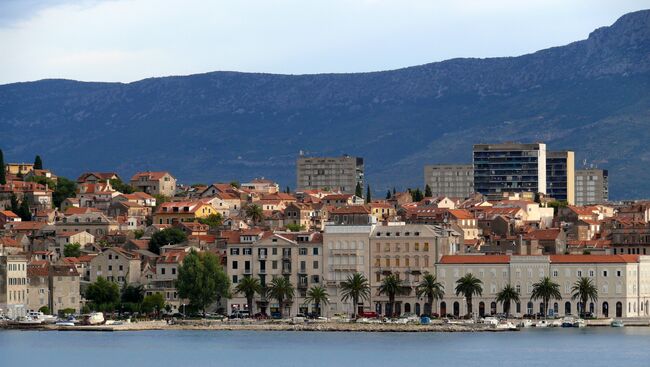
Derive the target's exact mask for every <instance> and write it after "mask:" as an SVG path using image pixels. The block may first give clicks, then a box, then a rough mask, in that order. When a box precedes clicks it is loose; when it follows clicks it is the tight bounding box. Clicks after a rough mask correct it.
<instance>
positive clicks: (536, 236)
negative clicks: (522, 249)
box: [524, 228, 560, 241]
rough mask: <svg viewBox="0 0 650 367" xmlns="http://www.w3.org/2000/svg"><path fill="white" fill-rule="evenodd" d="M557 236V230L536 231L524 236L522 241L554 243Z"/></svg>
mask: <svg viewBox="0 0 650 367" xmlns="http://www.w3.org/2000/svg"><path fill="white" fill-rule="evenodd" d="M559 235H560V229H559V228H551V229H538V230H534V231H531V232H530V233H528V234H526V235H525V236H524V239H527V240H540V241H555V240H556V239H557V237H558V236H559Z"/></svg>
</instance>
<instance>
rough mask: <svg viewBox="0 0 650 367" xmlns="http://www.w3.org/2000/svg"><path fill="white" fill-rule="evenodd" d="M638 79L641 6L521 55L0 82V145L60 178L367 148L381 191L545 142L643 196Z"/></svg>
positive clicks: (647, 69)
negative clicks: (478, 156)
mask: <svg viewBox="0 0 650 367" xmlns="http://www.w3.org/2000/svg"><path fill="white" fill-rule="evenodd" d="M648 91H650V11H648V10H645V11H639V12H634V13H629V14H626V15H624V16H622V17H621V18H619V19H618V20H617V21H616V22H615V23H614V24H613V25H611V26H609V27H601V28H598V29H596V30H594V31H593V32H591V33H590V35H589V37H588V38H587V39H585V40H581V41H576V42H572V43H569V44H567V45H565V46H557V47H552V48H549V49H545V50H540V51H537V52H534V53H530V54H526V55H522V56H513V57H500V58H485V59H478V58H456V59H450V60H445V61H441V62H436V63H429V64H423V65H419V66H411V67H406V68H400V69H394V70H388V71H375V72H365V73H352V74H345V73H328V74H301V75H285V74H268V73H240V72H230V71H217V72H208V73H202V74H193V75H188V76H170V77H158V78H147V79H143V80H140V81H135V82H131V83H111V82H108V83H105V82H77V81H71V80H61V79H47V80H41V81H36V82H22V83H12V84H5V85H0V131H6V132H8V133H7V135H6V136H5V137H4V138H3V139H2V140H3V142H2V143H0V144H2V147H1V148H3V149H4V151H5V159H6V160H20V159H15V158H14V157H21V158H22V160H25V159H30V157H31V156H33V155H34V154H37V153H38V154H41V156H43V157H44V159H45V160H46V162H45V163H46V165H48V162H49V166H50V167H52V168H53V169H55V170H56V171H57V172H58V173H60V174H63V175H69V176H75V175H77V174H79V173H81V171H85V170H100V169H102V170H103V169H109V170H113V169H115V170H118V171H119V172H120V173H123V174H124V173H127V174H130V173H133V172H134V171H136V170H141V169H168V170H170V171H171V172H172V173H174V174H175V175H176V176H178V177H180V178H181V179H183V181H187V182H194V181H204V182H207V181H213V180H230V179H234V178H241V179H249V178H252V177H254V176H266V177H270V178H274V179H277V180H278V181H280V183H281V184H283V186H284V185H290V186H292V187H293V186H295V158H296V157H297V155H298V152H299V151H300V150H303V151H308V152H310V153H314V154H332V155H338V154H343V153H348V154H352V155H359V156H363V157H364V158H366V164H367V176H368V178H369V182H370V184H371V185H372V187H373V188H374V189H375V190H376V191H380V190H383V191H385V190H386V189H387V188H389V187H392V186H393V185H396V186H398V187H401V188H404V187H408V186H411V187H414V186H421V185H422V181H423V177H422V166H423V165H424V164H430V163H458V162H471V145H472V144H475V143H494V142H500V141H508V140H514V141H538V140H542V141H545V142H547V144H548V145H549V148H550V149H572V150H575V151H576V154H577V161H576V166H578V162H579V161H582V159H584V158H588V159H589V160H590V161H591V162H594V163H596V164H598V165H600V166H601V167H603V168H608V169H609V170H610V176H611V192H612V197H613V198H623V197H650V187H648V186H649V185H647V184H645V182H648V179H650V173H646V172H643V171H644V170H643V168H644V166H647V163H648V161H650V148H649V147H645V145H649V144H647V142H650V134H649V133H648V127H650V123H649V121H650V107H649V106H650V95H649V93H648ZM26 129H32V130H30V131H31V132H32V134H31V135H30V137H31V139H30V140H29V141H25V139H24V131H25V130H26ZM2 135H4V134H2ZM613 143H614V144H613ZM79 149H82V151H83V152H84V154H76V152H77V151H78V150H79ZM127 176H128V175H127Z"/></svg>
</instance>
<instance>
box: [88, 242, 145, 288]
mask: <svg viewBox="0 0 650 367" xmlns="http://www.w3.org/2000/svg"><path fill="white" fill-rule="evenodd" d="M140 265H141V262H140V257H139V256H138V254H136V253H133V252H130V251H127V250H123V249H122V248H119V247H110V248H107V249H105V250H104V251H103V252H102V253H100V254H99V255H97V256H95V257H93V258H92V260H90V266H89V269H88V270H89V273H90V282H91V283H92V282H95V281H97V278H98V277H100V276H101V277H104V278H106V279H107V280H109V281H111V282H116V283H119V284H121V285H123V284H133V283H139V282H140Z"/></svg>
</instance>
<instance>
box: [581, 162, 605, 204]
mask: <svg viewBox="0 0 650 367" xmlns="http://www.w3.org/2000/svg"><path fill="white" fill-rule="evenodd" d="M608 200H609V172H607V170H606V169H596V168H592V169H579V170H576V205H579V206H583V205H590V204H602V203H605V202H607V201H608Z"/></svg>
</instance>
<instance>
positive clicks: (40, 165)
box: [34, 155, 43, 169]
mask: <svg viewBox="0 0 650 367" xmlns="http://www.w3.org/2000/svg"><path fill="white" fill-rule="evenodd" d="M34 169H43V160H42V159H41V156H40V155H37V156H36V158H34Z"/></svg>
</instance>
